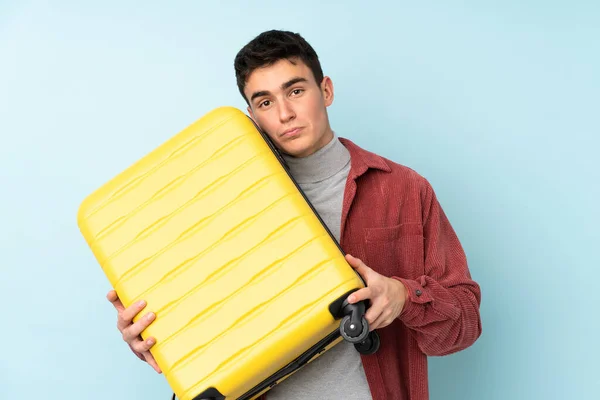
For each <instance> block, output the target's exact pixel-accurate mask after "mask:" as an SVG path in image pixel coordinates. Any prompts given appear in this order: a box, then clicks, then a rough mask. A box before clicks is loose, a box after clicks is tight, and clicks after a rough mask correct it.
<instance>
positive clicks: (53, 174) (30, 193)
mask: <svg viewBox="0 0 600 400" xmlns="http://www.w3.org/2000/svg"><path fill="white" fill-rule="evenodd" d="M80 3H81V2H75V1H71V2H67V1H62V2H58V1H54V2H46V1H26V0H24V1H13V2H6V1H0V135H1V139H2V142H1V144H0V152H1V154H0V171H1V174H2V175H1V176H2V186H1V188H2V196H0V218H1V219H0V220H1V221H2V229H1V230H0V235H1V237H0V243H1V246H2V248H1V253H0V254H2V257H1V258H0V260H1V261H0V273H1V277H0V299H1V300H2V303H1V304H2V306H1V307H2V308H1V313H0V319H1V321H2V322H1V323H0V324H1V325H2V328H1V329H0V343H2V350H1V351H0V398H5V399H9V398H18V399H25V398H49V399H69V400H70V399H138V398H139V399H141V398H144V399H167V398H169V395H170V390H169V388H168V387H167V385H166V383H165V381H164V378H163V377H162V375H157V374H156V373H155V372H154V371H153V370H152V369H151V368H150V367H148V366H147V365H146V364H144V363H142V362H140V361H139V360H138V359H137V358H136V357H135V356H133V355H132V353H130V352H129V350H128V348H127V347H126V345H125V344H124V342H123V341H122V339H121V337H120V335H119V333H118V331H117V330H116V327H115V324H116V314H115V311H114V309H113V308H112V306H111V305H110V304H109V303H108V302H107V301H106V299H105V294H106V292H107V291H108V290H109V289H110V288H109V286H108V283H107V280H106V279H105V277H104V275H103V274H102V272H101V270H100V268H99V266H98V265H97V263H96V261H95V260H94V259H93V257H92V254H91V252H90V251H89V249H88V248H87V247H86V244H85V243H84V241H83V238H82V237H81V235H80V233H79V231H78V228H77V225H76V212H77V208H78V206H79V203H80V202H81V201H82V200H83V198H84V197H85V196H86V195H87V194H89V193H90V192H91V191H92V190H94V189H95V188H96V187H98V186H99V185H101V184H102V183H103V182H105V181H106V180H107V179H109V178H110V177H112V176H113V175H115V174H117V173H118V172H120V171H121V170H122V169H124V168H126V167H127V166H128V165H129V164H130V163H132V162H133V161H135V160H137V159H138V158H139V157H141V156H143V155H144V154H146V153H147V152H148V151H150V150H152V149H153V148H154V147H156V146H157V145H159V144H160V143H162V142H163V141H164V140H166V139H167V138H168V137H170V136H171V135H172V134H175V133H176V132H178V131H179V130H181V129H182V128H184V127H185V126H187V125H188V124H190V123H191V122H192V121H194V120H195V119H197V118H198V117H200V116H201V115H203V114H204V113H206V112H207V111H209V110H210V109H212V108H214V107H217V106H220V105H233V106H237V107H240V108H245V105H244V103H243V100H242V99H241V97H240V96H239V94H238V92H237V88H236V86H235V79H234V73H233V67H232V64H233V57H234V55H235V53H236V52H237V51H238V49H239V48H240V47H242V46H243V45H244V44H245V43H246V42H247V41H249V40H250V39H251V38H252V37H254V36H255V35H256V34H258V33H259V32H261V31H263V30H266V29H270V28H282V29H290V30H293V31H297V32H300V33H302V34H303V35H304V36H305V37H306V39H307V40H309V42H310V43H311V44H312V45H313V46H314V47H315V48H316V50H317V52H318V53H319V55H320V58H321V61H322V63H323V67H324V69H325V72H326V74H328V75H329V76H331V77H332V79H333V82H334V85H335V89H336V100H335V102H334V104H333V106H332V107H331V108H330V116H331V121H332V125H333V127H334V129H335V130H336V132H337V133H338V134H339V135H341V136H346V137H348V138H351V139H352V140H354V141H355V142H357V143H358V144H359V145H361V146H364V147H366V148H368V149H369V150H372V151H375V152H378V153H380V154H382V155H384V156H387V157H389V158H392V159H394V160H395V161H397V162H400V163H403V164H405V165H408V166H410V167H412V168H414V169H416V170H417V171H418V172H420V173H421V174H422V175H424V176H425V177H426V178H428V179H429V180H430V181H431V183H432V184H433V186H434V188H435V189H436V191H437V194H438V196H439V198H440V201H441V202H442V205H443V207H444V209H445V211H446V212H447V214H448V216H449V217H450V220H451V222H452V223H453V225H454V227H455V229H456V231H457V232H458V234H459V236H460V238H461V240H462V243H463V245H464V247H465V250H466V252H467V254H468V259H469V262H470V268H471V271H472V275H473V277H474V278H475V279H476V280H477V281H478V282H479V283H480V284H481V286H482V291H483V303H482V306H481V313H482V318H483V328H484V332H483V336H482V337H481V338H480V340H479V341H478V342H477V343H476V344H475V345H474V346H472V347H471V348H469V349H468V350H466V351H464V352H462V353H459V354H456V355H452V356H449V357H444V358H432V359H430V372H431V383H430V385H431V398H432V399H457V400H458V399H461V400H464V399H477V400H479V399H566V398H573V399H575V398H577V399H597V398H600V387H599V386H600V383H599V382H600V379H599V377H598V376H599V372H600V369H599V368H598V366H597V365H598V360H599V359H600V353H599V346H598V325H599V324H598V318H599V315H600V312H599V311H598V308H599V307H598V305H599V304H600V302H599V295H598V291H597V282H598V278H600V272H599V270H600V268H599V265H600V263H599V261H600V259H599V256H598V254H599V253H598V250H597V246H598V239H599V235H598V231H597V225H598V223H599V222H600V218H599V213H598V207H597V203H598V196H599V194H600V193H599V192H600V191H599V178H600V176H599V175H600V167H599V161H598V160H599V157H598V149H599V145H600V140H599V139H598V138H599V133H600V129H599V125H600V124H599V116H600V101H599V93H600V78H599V71H600V45H599V43H600V28H599V26H600V24H599V23H598V15H599V13H600V6H598V4H599V3H597V2H593V1H589V2H583V1H579V2H577V1H562V2H559V1H529V2H526V3H524V2H517V1H509V0H505V1H486V2H482V1H460V2H453V3H452V4H442V2H437V3H436V4H434V3H433V2H418V3H420V4H415V3H416V2H407V1H400V2H398V1H397V2H393V3H392V2H389V4H383V3H381V2H378V3H379V4H378V5H366V2H358V1H356V2H348V1H343V2H342V1H337V2H328V3H327V4H321V3H320V2H317V1H303V2H294V3H288V5H287V6H285V5H283V3H284V2H282V1H268V0H265V1H261V2H250V3H245V2H242V1H236V2H233V1H228V2H217V1H210V2H208V1H207V2H199V1H185V2H184V1H178V2H172V3H171V4H169V5H167V2H148V1H145V2H137V3H133V2H117V1H103V2H87V4H86V5H82V4H80ZM425 3H427V4H425Z"/></svg>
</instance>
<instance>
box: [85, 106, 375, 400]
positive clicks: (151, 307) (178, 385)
mask: <svg viewBox="0 0 600 400" xmlns="http://www.w3.org/2000/svg"><path fill="white" fill-rule="evenodd" d="M77 218H78V225H79V227H80V230H81V232H82V234H83V236H84V238H85V241H86V242H87V244H88V245H89V246H90V248H91V250H92V252H93V254H94V256H95V257H96V259H97V261H98V263H99V264H100V266H101V268H102V269H103V271H104V273H105V274H106V276H107V278H108V280H109V282H110V284H111V285H112V287H113V288H115V290H116V291H117V293H118V295H119V296H120V298H121V301H122V302H123V304H124V306H125V307H127V306H129V305H131V304H132V303H134V302H135V301H137V300H140V299H144V300H146V301H147V304H148V305H147V307H146V309H145V310H144V312H143V313H142V315H143V314H145V312H147V311H153V312H155V313H156V320H155V321H154V322H153V323H152V325H151V326H150V327H149V328H148V329H147V330H146V331H144V332H143V334H142V337H144V338H147V337H149V336H154V337H155V338H156V339H157V343H156V344H155V345H154V347H153V349H152V354H153V356H154V358H155V359H156V361H157V363H158V364H159V366H160V367H161V369H162V370H163V373H164V376H165V378H166V379H167V381H168V383H169V385H170V387H171V388H172V389H173V391H174V393H175V394H176V395H177V397H178V398H179V399H182V400H192V399H194V398H197V396H199V395H200V394H201V393H205V395H206V394H207V393H210V392H207V391H208V390H209V389H211V388H212V389H216V391H218V393H220V394H222V395H223V396H225V397H226V398H227V399H230V398H231V399H235V398H239V397H241V396H243V395H244V394H246V395H248V392H249V391H250V390H252V389H255V390H256V388H257V386H258V385H259V384H260V383H261V382H263V383H264V382H265V381H268V380H269V379H272V378H273V375H274V374H276V373H277V372H278V371H281V370H282V369H283V368H284V367H285V366H286V365H288V364H289V363H290V362H292V361H294V360H295V359H296V358H297V357H299V356H301V355H302V354H303V353H304V352H306V351H307V350H308V349H309V348H311V347H313V346H314V345H315V344H316V343H318V342H319V341H321V340H323V339H324V338H327V337H331V335H332V333H334V332H336V331H337V330H338V329H339V326H340V322H339V320H336V319H335V318H334V317H332V314H331V312H330V309H329V307H330V306H331V305H332V303H333V302H335V301H336V300H338V299H340V298H343V297H344V295H346V294H347V293H348V292H350V291H352V290H355V289H358V288H361V287H363V286H364V283H363V281H362V280H361V278H360V277H359V276H358V275H357V273H356V272H355V271H354V270H353V269H352V268H351V267H350V266H349V265H348V264H347V262H346V260H345V259H344V255H343V252H342V251H341V250H340V248H339V247H338V245H337V244H336V243H335V240H334V239H333V238H332V237H331V235H330V234H329V232H328V231H327V229H326V227H325V226H324V225H323V224H322V222H321V221H320V219H319V218H318V215H316V213H315V212H314V210H313V209H312V208H311V207H310V204H309V202H307V200H306V198H304V197H303V195H302V193H301V191H300V190H299V188H298V187H297V186H296V185H295V183H294V181H293V179H292V178H291V177H290V176H289V174H288V172H287V171H286V168H285V166H284V165H283V164H282V162H281V159H280V157H279V156H278V154H277V153H276V151H274V148H273V147H272V145H271V144H270V143H269V142H268V140H266V137H265V136H263V135H262V134H261V133H260V132H259V131H258V130H257V129H256V126H255V125H254V123H253V122H252V120H250V119H249V118H248V117H247V116H246V115H245V114H243V113H242V112H241V111H240V110H238V109H236V108H232V107H221V108H217V109H215V110H213V111H211V112H209V113H208V114H206V115H205V116H203V117H202V118H200V119H199V120H198V121H196V122H195V123H193V124H192V125H190V126H189V127H187V128H186V129H184V130H183V131H181V132H180V133H178V134H177V135H175V136H173V137H172V138H171V139H169V140H168V141H166V142H165V143H164V144H162V145H161V146H159V147H158V148H156V149H155V150H154V151H152V152H150V153H149V154H147V155H146V156H145V157H143V158H141V159H140V160H138V161H137V162H135V163H134V164H133V165H131V166H130V167H129V168H127V169H126V170H124V171H123V172H122V173H120V174H119V175H117V176H116V177H114V178H113V179H111V180H109V181H108V182H107V183H105V184H104V185H103V186H101V187H100V188H99V189H97V190H96V191H95V192H93V193H92V194H91V195H89V196H88V197H87V198H86V199H85V200H84V201H83V203H82V204H81V207H80V209H79V212H78V217H77ZM136 321H137V318H136ZM262 389H267V388H265V387H263V388H262ZM262 391H264V390H262ZM215 393H217V392H215ZM258 394H260V393H253V394H252V396H250V397H252V398H254V397H256V395H258ZM248 396H249V395H248Z"/></svg>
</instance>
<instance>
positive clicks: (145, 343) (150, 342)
mask: <svg viewBox="0 0 600 400" xmlns="http://www.w3.org/2000/svg"><path fill="white" fill-rule="evenodd" d="M155 343H156V339H154V338H153V337H149V338H148V339H146V340H142V338H141V337H137V338H135V339H133V340H132V341H131V344H130V346H131V348H132V349H133V350H134V351H137V352H138V353H142V354H143V353H145V352H147V351H150V349H151V348H152V346H154V344H155Z"/></svg>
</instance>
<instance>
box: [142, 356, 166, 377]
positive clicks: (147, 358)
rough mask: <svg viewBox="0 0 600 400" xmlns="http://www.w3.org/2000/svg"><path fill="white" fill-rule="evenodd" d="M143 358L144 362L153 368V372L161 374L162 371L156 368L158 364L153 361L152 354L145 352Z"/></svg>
mask: <svg viewBox="0 0 600 400" xmlns="http://www.w3.org/2000/svg"><path fill="white" fill-rule="evenodd" d="M144 357H145V358H146V362H147V363H148V364H149V365H150V366H151V367H152V368H154V370H155V371H156V372H157V373H159V374H162V370H161V369H160V367H159V366H158V363H157V362H156V360H155V359H154V357H153V356H152V354H151V353H150V352H149V351H147V352H145V353H144Z"/></svg>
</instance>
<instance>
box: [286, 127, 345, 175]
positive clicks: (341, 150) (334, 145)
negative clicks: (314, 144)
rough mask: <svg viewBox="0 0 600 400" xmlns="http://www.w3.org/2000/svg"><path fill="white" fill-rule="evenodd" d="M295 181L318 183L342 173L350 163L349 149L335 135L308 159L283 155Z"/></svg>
mask: <svg viewBox="0 0 600 400" xmlns="http://www.w3.org/2000/svg"><path fill="white" fill-rule="evenodd" d="M282 157H283V158H284V160H285V161H286V163H287V164H288V166H289V168H290V172H291V174H292V175H293V176H294V179H296V181H297V182H298V183H299V184H300V183H317V182H320V181H323V180H325V179H328V178H330V177H332V176H333V175H335V174H337V173H338V172H340V171H341V170H342V169H343V168H344V167H346V166H347V165H348V163H349V162H350V153H349V152H348V149H346V147H345V146H344V145H343V144H342V142H340V141H339V139H338V137H337V135H336V134H335V133H334V134H333V138H332V140H331V141H330V142H329V143H327V144H326V145H325V146H324V147H322V148H320V149H319V150H317V151H316V152H314V153H313V154H311V155H310V156H307V157H293V156H290V155H289V154H285V153H283V154H282Z"/></svg>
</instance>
